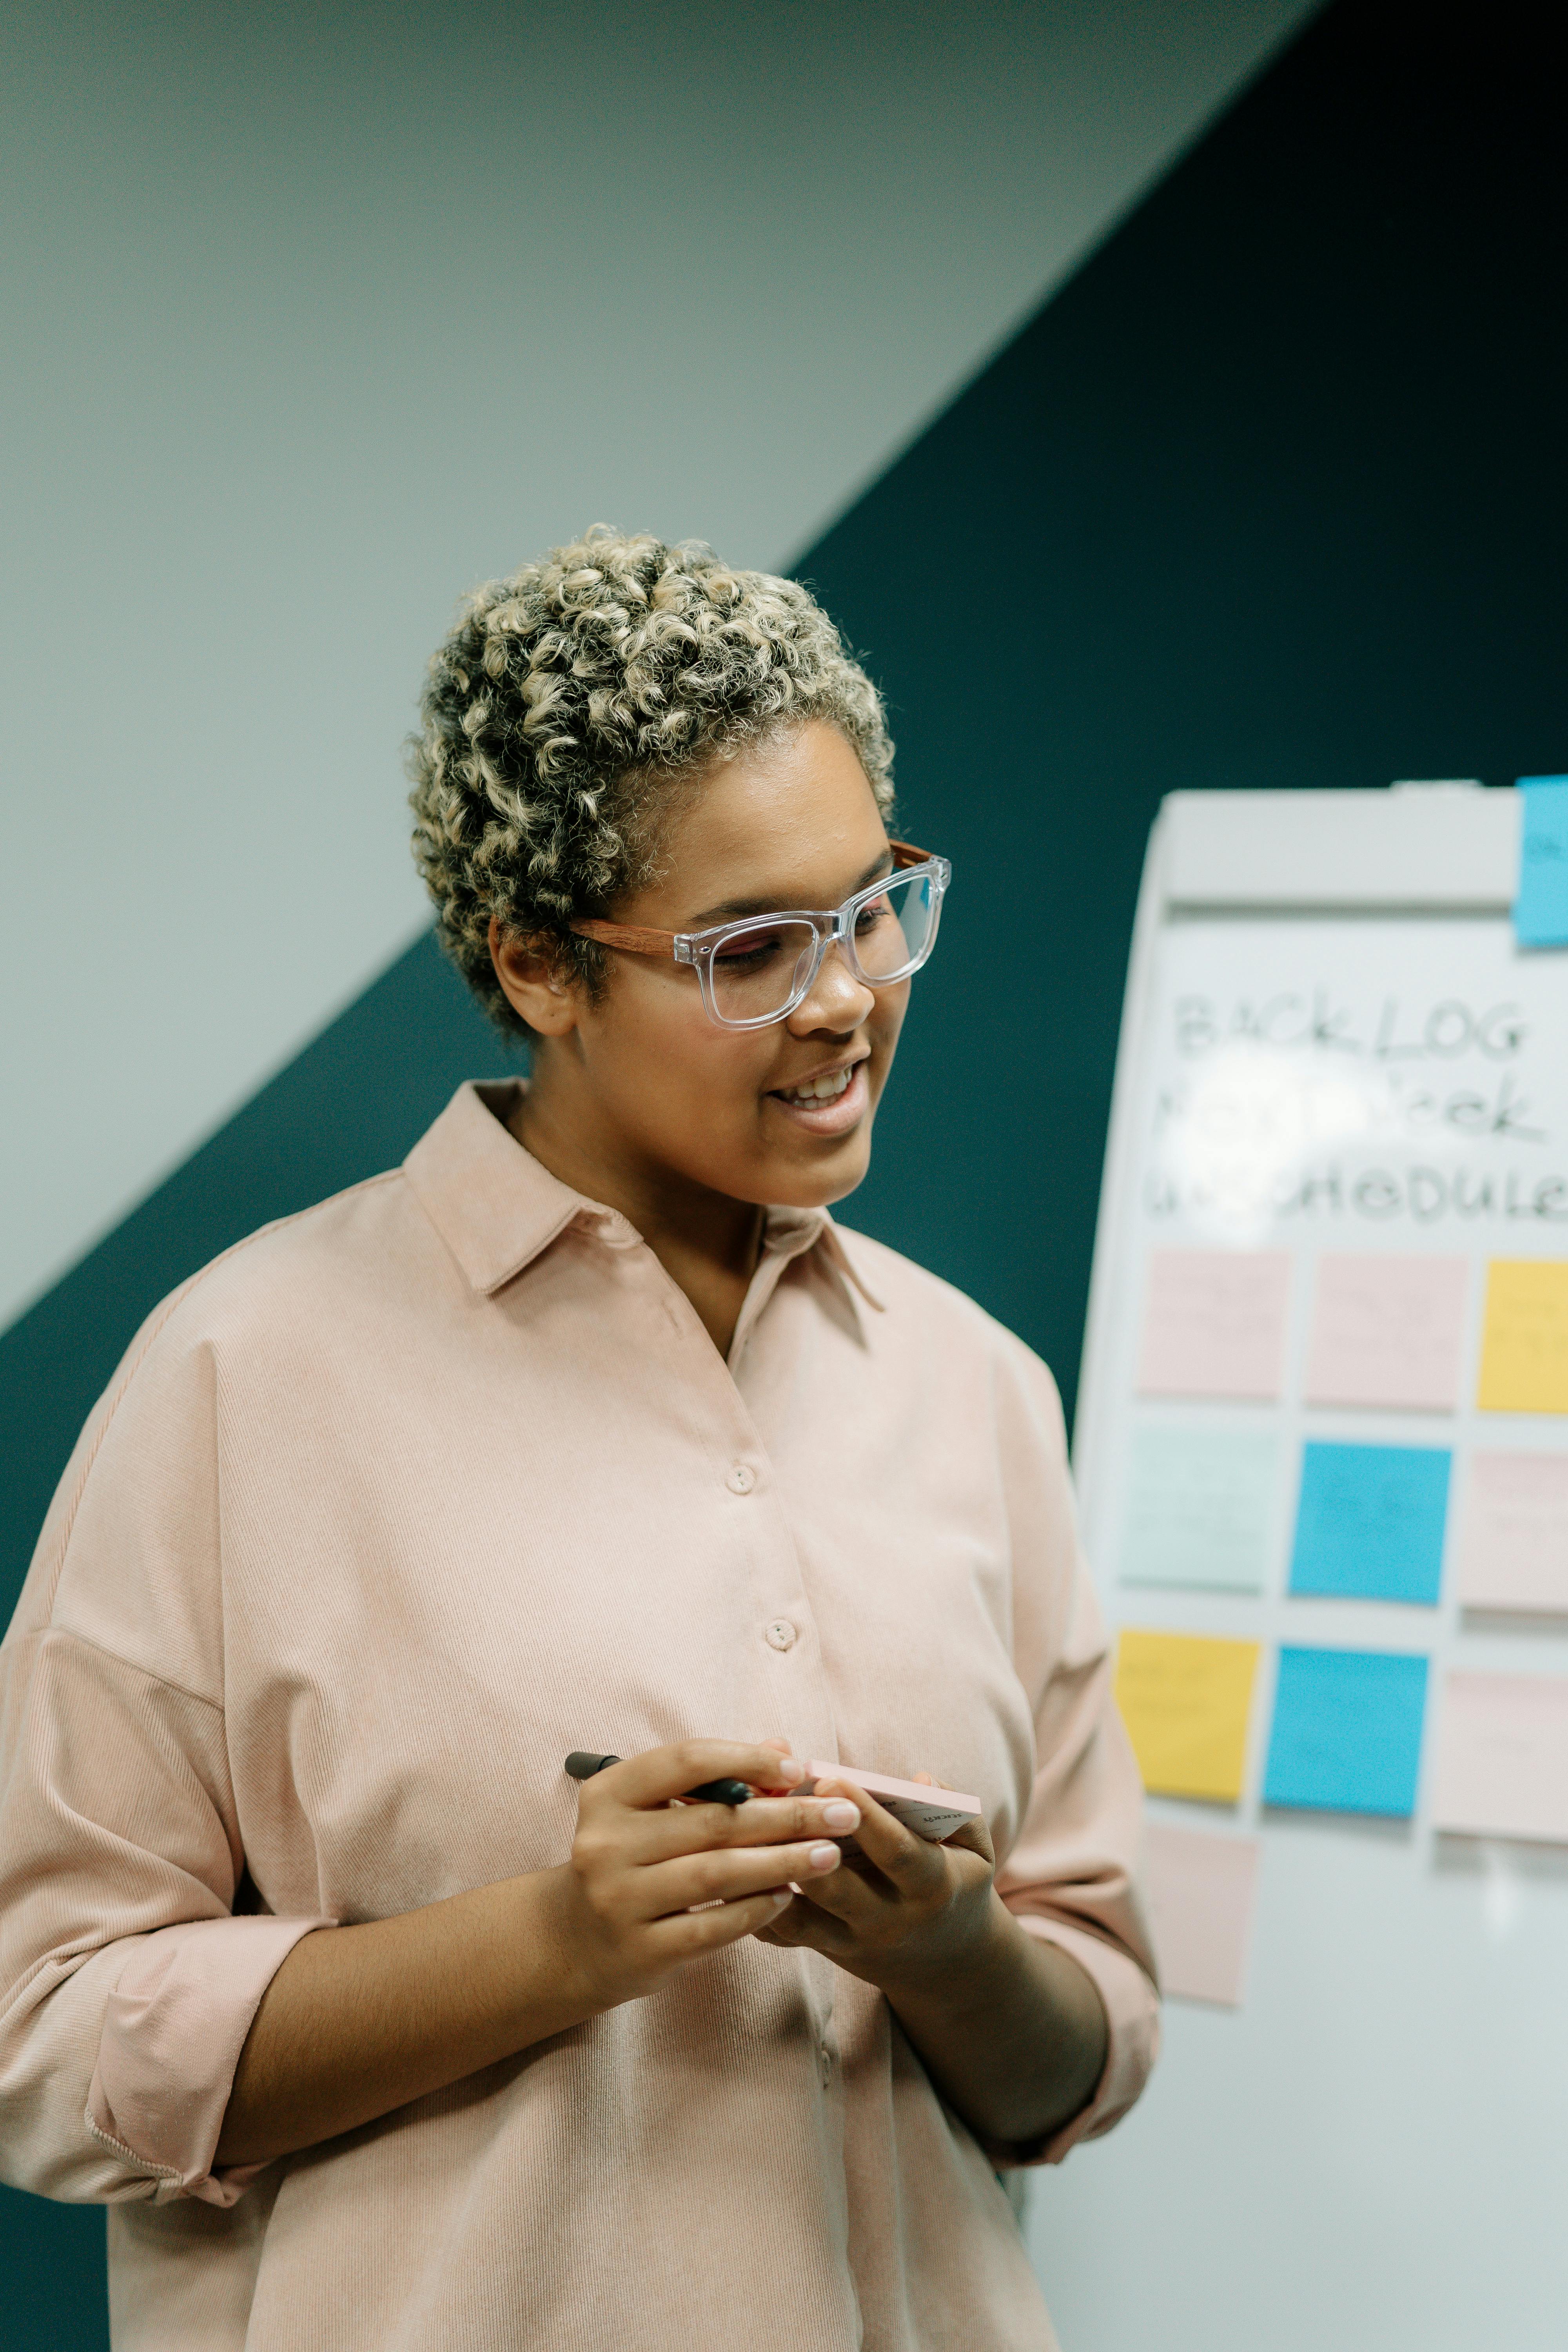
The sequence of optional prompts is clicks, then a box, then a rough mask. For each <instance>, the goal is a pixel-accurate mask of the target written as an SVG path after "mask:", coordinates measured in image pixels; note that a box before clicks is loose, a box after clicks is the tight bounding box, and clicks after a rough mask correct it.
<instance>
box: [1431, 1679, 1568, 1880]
mask: <svg viewBox="0 0 1568 2352" xmlns="http://www.w3.org/2000/svg"><path fill="white" fill-rule="evenodd" d="M1432 1818H1433V1820H1434V1821H1435V1822H1436V1825H1437V1827H1438V1828H1439V1829H1440V1830H1462V1831H1465V1832H1468V1834H1470V1835H1471V1836H1475V1837H1510V1838H1541V1839H1545V1840H1547V1841H1549V1842H1550V1843H1553V1844H1557V1845H1568V1679H1564V1678H1563V1676H1561V1675H1466V1674H1456V1675H1449V1676H1448V1677H1447V1681H1446V1682H1445V1684H1444V1685H1443V1705H1442V1711H1441V1713H1440V1715H1439V1716H1438V1718H1437V1759H1436V1769H1435V1770H1434V1773H1433V1789H1432Z"/></svg>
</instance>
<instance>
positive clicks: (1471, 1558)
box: [1458, 1454, 1568, 1611]
mask: <svg viewBox="0 0 1568 2352" xmlns="http://www.w3.org/2000/svg"><path fill="white" fill-rule="evenodd" d="M1458 1586H1459V1599H1460V1600H1461V1601H1463V1602H1464V1604H1465V1605H1466V1607H1467V1608H1469V1609H1556V1610H1563V1611H1568V1454H1472V1455H1471V1456H1470V1467H1469V1475H1468V1479H1467V1480H1466V1485H1465V1500H1464V1507H1463V1509H1462V1511H1461V1513H1460V1517H1459V1551H1458Z"/></svg>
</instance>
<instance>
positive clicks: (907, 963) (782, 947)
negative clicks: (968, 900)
mask: <svg viewBox="0 0 1568 2352" xmlns="http://www.w3.org/2000/svg"><path fill="white" fill-rule="evenodd" d="M933 904H934V894H933V893H932V890H931V877H930V876H929V875H926V874H913V875H909V876H902V875H898V876H895V877H894V878H893V879H892V880H891V881H890V882H889V884H888V885H887V887H886V888H885V889H882V890H879V892H878V894H877V896H876V897H875V898H868V899H867V900H866V901H865V903H864V904H863V905H862V906H860V907H859V908H857V910H856V916H855V924H854V932H853V937H852V939H851V940H848V941H847V943H846V944H847V950H848V955H849V961H850V962H851V963H852V964H853V965H854V967H855V969H856V970H857V971H858V973H859V975H860V977H861V979H862V980H864V981H867V982H869V984H870V985H871V986H872V987H873V988H876V987H885V986H887V985H888V983H889V982H892V981H895V980H899V979H901V978H902V976H903V974H904V973H905V972H907V971H910V969H911V968H912V966H913V965H915V964H917V963H918V962H919V961H920V960H921V956H922V955H923V954H924V952H925V950H926V947H927V945H928V944H929V942H930V940H931V915H932V908H933ZM815 954H816V931H815V930H814V929H813V928H812V926H811V925H810V924H809V923H801V922H790V921H787V920H780V921H776V922H767V921H759V922H757V923H755V924H752V925H749V926H748V928H747V929H745V930H744V931H736V932H731V935H730V937H729V938H728V939H727V940H723V941H722V942H721V946H720V947H719V949H718V950H717V951H716V952H715V954H714V956H713V959H712V963H711V966H710V986H711V989H712V994H713V1009H714V1011H715V1012H716V1013H718V1015H719V1018H720V1019H721V1021H742V1022H744V1021H766V1020H769V1019H771V1018H774V1017H776V1016H777V1015H778V1014H779V1013H783V1012H784V1009H785V1007H786V1006H787V1005H788V1003H789V1002H790V1000H791V998H792V997H793V996H794V995H795V992H796V991H797V990H798V989H799V987H800V986H801V984H802V982H804V980H805V975H806V973H807V972H808V971H810V969H811V963H812V959H813V957H814V956H815Z"/></svg>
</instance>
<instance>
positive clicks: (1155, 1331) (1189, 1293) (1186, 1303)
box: [1138, 1250, 1290, 1398]
mask: <svg viewBox="0 0 1568 2352" xmlns="http://www.w3.org/2000/svg"><path fill="white" fill-rule="evenodd" d="M1289 1303H1290V1253H1289V1250H1155V1251H1154V1252H1153V1253H1152V1255H1151V1256H1150V1259H1149V1288H1148V1293H1147V1297H1146V1298H1145V1300H1144V1307H1143V1347H1142V1353H1141V1355H1140V1356H1139V1359H1138V1392H1139V1394H1140V1395H1141V1396H1193V1397H1264V1398H1272V1397H1277V1396H1278V1395H1279V1390H1280V1386H1281V1382H1282V1380H1283V1375H1284V1364H1285V1317H1286V1313H1287V1310H1288V1308H1289Z"/></svg>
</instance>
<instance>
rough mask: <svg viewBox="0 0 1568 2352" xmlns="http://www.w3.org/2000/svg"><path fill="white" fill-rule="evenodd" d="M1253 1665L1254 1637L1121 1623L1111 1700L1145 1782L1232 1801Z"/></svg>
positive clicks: (1175, 1793) (1242, 1762) (1168, 1791)
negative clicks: (1236, 1638) (1137, 1628)
mask: <svg viewBox="0 0 1568 2352" xmlns="http://www.w3.org/2000/svg"><path fill="white" fill-rule="evenodd" d="M1257 1670H1258V1643H1256V1642H1228V1641H1215V1640H1213V1639H1212V1638H1210V1637H1209V1636H1208V1635H1205V1634H1196V1633H1140V1632H1134V1631H1133V1630H1131V1628H1127V1627H1124V1628H1123V1630H1122V1634H1121V1643H1120V1644H1119V1646H1118V1650H1117V1658H1116V1703H1117V1705H1118V1706H1120V1708H1121V1719H1122V1721H1123V1723H1125V1724H1126V1726H1127V1730H1128V1735H1129V1737H1130V1738H1131V1741H1132V1748H1133V1752H1134V1754H1135V1755H1136V1756H1137V1759H1138V1769H1139V1770H1140V1771H1141V1772H1142V1775H1143V1786H1144V1787H1145V1788H1146V1789H1152V1790H1158V1791H1159V1793H1160V1794H1161V1795H1162V1796H1166V1797H1209V1798H1212V1799H1213V1800H1214V1801H1215V1802H1216V1803H1218V1804H1222V1805H1233V1804H1235V1802H1236V1801H1237V1798H1238V1797H1239V1796H1240V1794H1241V1782H1242V1775H1243V1773H1244V1771H1245V1770H1246V1766H1247V1712H1248V1709H1249V1708H1250V1706H1251V1705H1252V1678H1253V1675H1255V1674H1256V1672H1257Z"/></svg>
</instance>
